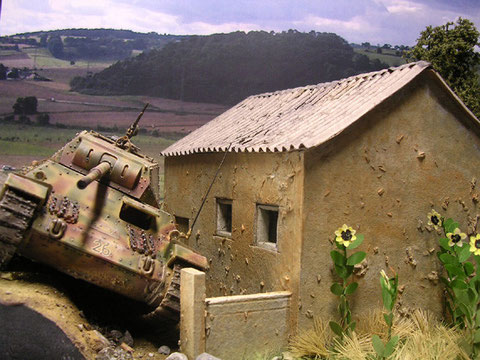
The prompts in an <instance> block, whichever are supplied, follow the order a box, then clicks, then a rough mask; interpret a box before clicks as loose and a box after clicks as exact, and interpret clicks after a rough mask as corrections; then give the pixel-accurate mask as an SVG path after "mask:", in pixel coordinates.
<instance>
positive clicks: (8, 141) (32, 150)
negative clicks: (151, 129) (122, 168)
mask: <svg viewBox="0 0 480 360" xmlns="http://www.w3.org/2000/svg"><path fill="white" fill-rule="evenodd" d="M0 126H1V129H2V132H1V135H0V156H1V157H8V156H15V157H17V158H18V157H20V159H21V158H22V157H25V159H27V158H28V159H32V158H35V159H37V160H42V159H45V158H48V157H50V156H52V155H53V154H54V153H55V152H56V151H57V150H58V149H60V148H61V147H62V146H63V145H65V144H66V143H67V142H68V141H70V140H71V139H72V138H73V137H74V136H75V135H76V134H77V133H78V132H79V130H76V129H61V128H55V127H40V126H33V125H18V124H2V123H0ZM102 133H103V134H104V135H107V136H108V135H117V136H120V135H122V134H118V133H117V134H114V133H111V132H110V133H108V132H102ZM132 140H133V143H134V144H135V145H136V146H138V147H139V148H140V149H141V150H142V151H143V153H144V154H146V155H148V156H150V157H152V158H154V159H155V160H156V161H157V162H158V163H159V166H160V184H159V187H160V194H163V179H164V178H163V157H162V156H161V155H160V152H161V151H162V150H163V149H165V148H166V147H167V146H169V145H170V144H172V143H173V142H175V140H171V139H164V138H161V137H154V136H150V135H137V136H135V137H134V138H133V139H132ZM30 161H31V160H29V161H27V160H26V161H25V162H24V163H22V164H20V165H19V164H11V165H14V166H16V167H19V166H21V165H27V164H28V163H30Z"/></svg>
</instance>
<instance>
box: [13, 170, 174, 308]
mask: <svg viewBox="0 0 480 360" xmlns="http://www.w3.org/2000/svg"><path fill="white" fill-rule="evenodd" d="M27 176H28V177H32V178H35V179H42V181H43V182H45V183H48V184H50V185H51V186H52V191H51V193H50V195H49V197H48V200H47V202H46V204H45V205H44V207H43V208H42V211H41V213H40V214H39V215H38V217H37V218H36V219H35V220H34V223H33V225H32V235H31V238H30V240H29V241H27V242H26V243H25V244H23V245H22V246H21V248H20V249H19V250H20V252H21V253H22V254H23V255H25V256H26V257H29V258H32V259H34V260H37V261H39V262H43V263H47V264H49V265H51V266H53V267H55V268H57V269H59V270H60V271H63V272H66V273H69V274H72V275H74V276H75V277H78V278H82V279H84V280H87V281H90V282H92V283H95V284H97V285H99V286H102V287H106V288H109V289H111V290H114V291H116V292H119V293H122V294H125V295H127V296H129V297H131V298H134V299H138V300H142V301H145V297H146V296H147V297H148V294H145V288H146V286H147V285H148V284H155V283H157V282H161V281H162V280H163V279H164V277H165V274H164V268H165V266H164V265H165V264H166V258H167V257H168V255H169V254H168V253H167V250H168V248H169V247H168V242H169V238H168V234H169V233H170V231H172V230H173V229H174V228H175V227H174V225H173V222H172V221H171V216H170V215H169V214H167V213H165V212H163V211H161V210H159V209H156V208H153V207H151V206H148V205H144V204H141V203H139V202H138V201H136V200H135V199H132V198H128V199H127V198H126V196H125V195H124V194H123V193H122V192H120V191H118V190H117V189H114V188H111V187H109V186H106V185H104V184H101V183H99V182H98V181H95V182H93V183H91V184H90V185H89V186H88V187H87V188H86V189H83V190H80V189H79V188H78V187H77V181H78V180H79V179H80V178H81V176H82V175H81V174H79V173H77V172H75V171H72V170H70V169H68V168H66V167H64V166H63V165H61V164H57V163H54V162H51V161H47V162H45V163H43V164H42V165H40V166H39V167H37V168H36V169H34V170H32V172H31V173H27ZM137 204H138V206H137ZM126 274H128V275H126ZM151 287H153V286H151ZM147 300H148V299H147ZM147 302H148V301H147Z"/></svg>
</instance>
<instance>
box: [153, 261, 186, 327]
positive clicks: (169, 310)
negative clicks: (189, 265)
mask: <svg viewBox="0 0 480 360" xmlns="http://www.w3.org/2000/svg"><path fill="white" fill-rule="evenodd" d="M181 270H182V265H181V264H175V265H174V266H173V270H172V273H171V275H170V276H169V277H168V278H167V279H166V280H165V283H164V284H163V285H164V286H158V287H157V288H156V289H155V295H153V296H152V298H157V299H158V298H159V297H162V301H161V303H160V305H159V306H158V307H157V308H156V309H155V310H154V311H152V312H150V313H148V314H147V315H146V316H145V317H146V318H147V319H151V320H155V319H157V318H165V317H167V318H170V319H173V320H176V321H178V320H179V319H180V272H181Z"/></svg>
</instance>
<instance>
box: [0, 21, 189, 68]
mask: <svg viewBox="0 0 480 360" xmlns="http://www.w3.org/2000/svg"><path fill="white" fill-rule="evenodd" d="M187 37H188V36H185V35H167V34H164V35H159V34H157V33H156V32H150V33H138V32H134V31H131V30H115V29H63V30H51V31H36V32H30V33H23V34H16V35H12V36H3V37H0V44H26V45H30V46H33V47H43V48H47V49H48V50H49V51H50V53H51V54H52V55H53V56H54V57H56V58H58V59H64V60H70V61H77V60H122V59H125V58H127V57H130V56H131V55H132V52H134V51H137V53H138V52H141V51H145V50H150V49H160V48H162V47H163V46H165V45H166V44H168V43H169V42H173V41H180V40H182V39H185V38H187ZM3 47H4V46H3ZM5 48H7V49H8V47H5Z"/></svg>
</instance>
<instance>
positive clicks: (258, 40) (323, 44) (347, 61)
mask: <svg viewBox="0 0 480 360" xmlns="http://www.w3.org/2000/svg"><path fill="white" fill-rule="evenodd" d="M385 67H387V65H386V64H383V63H381V62H380V61H378V60H375V61H370V60H369V59H368V58H367V57H366V56H365V55H362V54H356V53H355V52H354V51H353V48H352V47H351V46H350V45H349V44H348V43H347V42H346V41H345V40H344V39H343V38H341V37H340V36H338V35H336V34H332V33H318V32H314V31H312V32H310V33H302V32H298V31H296V30H289V31H286V32H282V33H274V32H270V33H269V32H265V31H251V32H249V33H244V32H240V31H238V32H234V33H230V34H215V35H210V36H191V37H189V38H187V39H184V40H183V41H179V42H172V43H169V44H167V45H166V46H165V47H164V48H162V49H159V50H152V51H150V52H148V53H142V54H140V55H139V56H137V57H135V58H132V59H128V60H124V61H120V62H117V63H115V64H114V65H112V66H110V67H109V68H107V69H105V70H103V71H102V72H100V73H97V74H95V75H94V76H92V77H83V78H82V77H76V78H74V79H73V80H72V82H71V84H70V85H71V87H72V89H73V90H75V91H81V92H85V93H91V94H103V95H108V94H138V95H151V96H159V97H165V98H170V99H180V100H186V101H197V102H210V103H222V104H234V103H236V102H238V101H240V100H242V99H244V98H245V97H247V96H249V95H252V94H258V93H262V92H268V91H275V90H281V89H286V88H291V87H297V86H304V85H309V84H317V83H321V82H326V81H332V80H337V79H341V78H344V77H348V76H351V75H354V74H358V73H362V72H368V71H374V70H379V69H381V68H385Z"/></svg>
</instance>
